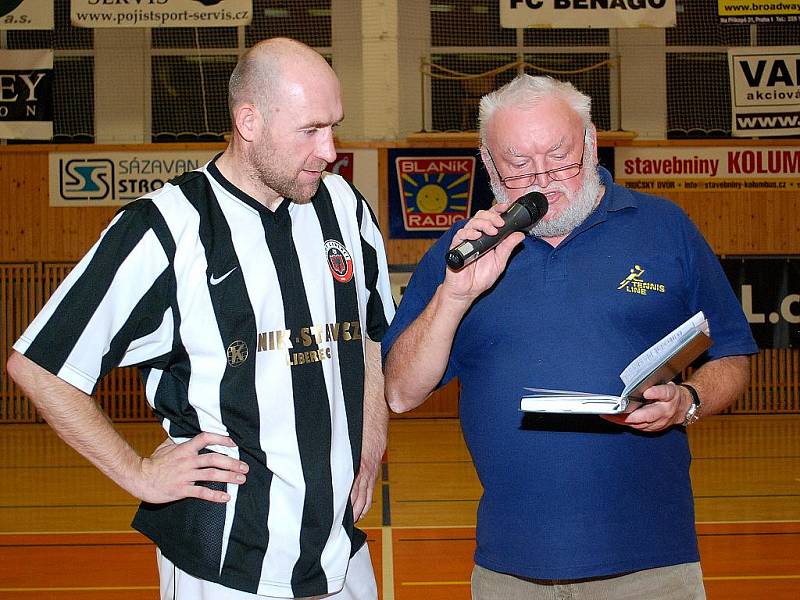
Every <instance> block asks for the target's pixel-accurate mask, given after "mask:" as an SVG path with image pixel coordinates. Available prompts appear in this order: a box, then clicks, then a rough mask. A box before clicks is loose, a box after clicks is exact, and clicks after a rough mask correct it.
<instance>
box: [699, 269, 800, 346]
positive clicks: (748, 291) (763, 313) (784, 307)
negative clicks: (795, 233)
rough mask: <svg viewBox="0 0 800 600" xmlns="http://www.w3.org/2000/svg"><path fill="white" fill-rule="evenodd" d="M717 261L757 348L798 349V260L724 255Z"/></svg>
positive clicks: (799, 311)
mask: <svg viewBox="0 0 800 600" xmlns="http://www.w3.org/2000/svg"><path fill="white" fill-rule="evenodd" d="M720 262H721V263H722V268H723V269H724V270H725V274H726V275H727V276H728V281H730V282H731V286H732V287H733V291H734V292H735V293H736V295H737V296H738V297H739V300H740V301H741V303H742V310H744V314H745V316H746V317H747V320H748V322H749V323H750V328H751V329H752V331H753V337H755V339H756V343H758V347H759V348H797V347H800V258H798V257H787V256H781V257H761V256H749V257H744V256H738V257H737V256H727V257H725V258H722V259H721V260H720ZM711 335H712V337H713V335H714V333H713V331H712V333H711Z"/></svg>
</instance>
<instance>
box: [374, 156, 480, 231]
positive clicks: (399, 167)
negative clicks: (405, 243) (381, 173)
mask: <svg viewBox="0 0 800 600" xmlns="http://www.w3.org/2000/svg"><path fill="white" fill-rule="evenodd" d="M388 177H389V182H388V184H389V186H388V187H389V237H393V238H438V237H439V236H440V235H441V234H442V233H443V232H445V231H447V230H448V229H450V227H451V226H452V225H453V224H454V223H456V222H457V221H461V220H464V219H468V218H469V217H470V216H471V215H473V214H474V213H475V212H476V211H478V210H480V209H482V208H488V207H489V206H491V203H492V197H493V196H492V193H491V190H490V188H489V180H488V178H487V176H486V171H485V170H484V169H483V167H482V166H481V165H480V157H479V154H478V151H477V150H476V149H474V148H466V149H460V148H400V149H396V148H395V149H390V150H389V169H388Z"/></svg>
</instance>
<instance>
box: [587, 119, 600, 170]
mask: <svg viewBox="0 0 800 600" xmlns="http://www.w3.org/2000/svg"><path fill="white" fill-rule="evenodd" d="M586 135H588V136H589V139H590V140H591V141H592V146H593V147H594V161H595V162H598V161H599V160H600V158H599V156H598V155H597V128H596V127H595V126H594V123H592V124H590V125H589V127H587V128H586Z"/></svg>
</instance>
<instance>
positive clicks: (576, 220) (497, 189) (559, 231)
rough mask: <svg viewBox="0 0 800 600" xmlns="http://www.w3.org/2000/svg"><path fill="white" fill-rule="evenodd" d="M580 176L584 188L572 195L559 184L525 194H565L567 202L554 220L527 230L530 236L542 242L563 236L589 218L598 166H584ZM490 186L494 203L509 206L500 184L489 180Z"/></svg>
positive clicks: (596, 189)
mask: <svg viewBox="0 0 800 600" xmlns="http://www.w3.org/2000/svg"><path fill="white" fill-rule="evenodd" d="M583 173H584V176H583V185H582V186H581V187H580V189H579V190H578V191H577V192H575V193H574V195H573V194H571V193H570V192H568V191H567V190H566V188H564V187H563V186H562V185H561V182H558V181H552V182H550V185H549V186H548V187H547V189H546V190H544V189H542V188H540V187H539V186H538V185H533V186H531V187H529V188H528V189H526V190H525V193H526V194H527V193H528V192H541V193H545V192H546V191H553V190H557V191H560V192H561V193H562V194H564V196H565V197H566V199H567V205H566V207H565V208H564V209H563V210H562V211H561V213H560V214H559V215H558V216H557V217H555V218H553V219H548V220H544V219H542V220H540V221H539V222H538V223H536V224H535V225H534V226H533V227H531V228H530V229H529V230H528V234H529V235H533V236H536V237H545V238H548V237H561V236H566V235H568V234H569V233H570V232H571V231H572V230H573V229H575V228H576V227H577V226H578V225H580V224H581V223H583V222H584V221H585V220H586V217H588V216H589V215H590V214H592V211H593V210H594V208H595V205H596V204H597V201H598V198H599V196H600V185H601V184H600V173H598V171H597V164H596V163H595V164H591V165H588V164H587V165H585V166H584V170H583ZM490 183H491V187H492V192H494V196H495V199H496V200H497V201H498V202H500V203H508V202H509V199H508V192H507V191H506V189H505V188H504V187H503V184H501V183H500V182H499V181H497V180H496V179H495V178H494V177H492V178H491V182H490Z"/></svg>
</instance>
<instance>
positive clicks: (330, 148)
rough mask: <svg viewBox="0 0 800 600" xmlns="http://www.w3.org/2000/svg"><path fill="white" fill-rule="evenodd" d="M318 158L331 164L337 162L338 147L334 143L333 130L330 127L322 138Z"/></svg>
mask: <svg viewBox="0 0 800 600" xmlns="http://www.w3.org/2000/svg"><path fill="white" fill-rule="evenodd" d="M317 156H319V157H320V158H321V159H322V160H324V161H325V162H327V163H329V164H330V163H332V162H333V161H335V160H336V145H335V144H334V142H333V129H332V128H330V127H328V128H327V129H325V131H324V132H323V134H322V135H321V136H320V139H319V144H318V145H317Z"/></svg>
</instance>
